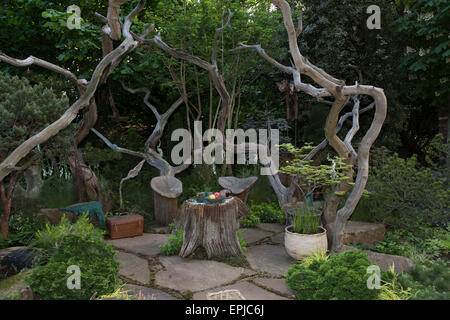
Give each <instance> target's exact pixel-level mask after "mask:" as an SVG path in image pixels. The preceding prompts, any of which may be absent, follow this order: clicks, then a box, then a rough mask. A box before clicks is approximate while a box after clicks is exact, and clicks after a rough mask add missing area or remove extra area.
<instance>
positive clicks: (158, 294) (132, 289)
mask: <svg viewBox="0 0 450 320" xmlns="http://www.w3.org/2000/svg"><path fill="white" fill-rule="evenodd" d="M123 289H124V290H125V291H128V292H127V294H128V295H133V296H136V295H138V294H139V293H141V294H142V296H143V298H144V299H143V300H178V299H177V298H175V297H173V296H171V295H170V294H167V293H165V292H164V291H161V290H157V289H154V288H149V287H143V286H137V285H134V284H127V285H125V286H124V287H123Z"/></svg>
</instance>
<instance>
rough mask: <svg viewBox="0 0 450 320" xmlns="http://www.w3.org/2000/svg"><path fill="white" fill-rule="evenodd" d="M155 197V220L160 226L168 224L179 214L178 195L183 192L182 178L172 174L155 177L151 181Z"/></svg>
mask: <svg viewBox="0 0 450 320" xmlns="http://www.w3.org/2000/svg"><path fill="white" fill-rule="evenodd" d="M150 184H151V187H152V189H153V194H154V199H155V220H156V223H157V224H158V225H160V226H168V225H169V223H171V222H172V221H173V220H174V219H175V218H176V216H177V211H178V197H179V196H180V194H181V193H182V192H183V185H182V183H181V181H180V180H178V179H177V178H175V177H171V176H160V177H155V178H153V179H152V181H151V183H150Z"/></svg>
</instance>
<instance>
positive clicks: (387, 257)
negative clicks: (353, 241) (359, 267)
mask: <svg viewBox="0 0 450 320" xmlns="http://www.w3.org/2000/svg"><path fill="white" fill-rule="evenodd" d="M343 250H344V251H346V250H358V249H356V248H354V247H350V246H343ZM362 252H364V253H365V254H367V258H368V259H369V261H370V262H372V263H373V264H376V265H379V266H380V268H381V269H383V270H385V271H388V270H389V268H390V267H391V266H393V267H394V271H395V273H397V274H399V273H400V272H403V271H408V270H409V269H411V268H412V266H413V265H414V263H413V262H412V260H411V259H409V258H406V257H402V256H395V255H392V254H386V253H379V252H374V251H370V250H362Z"/></svg>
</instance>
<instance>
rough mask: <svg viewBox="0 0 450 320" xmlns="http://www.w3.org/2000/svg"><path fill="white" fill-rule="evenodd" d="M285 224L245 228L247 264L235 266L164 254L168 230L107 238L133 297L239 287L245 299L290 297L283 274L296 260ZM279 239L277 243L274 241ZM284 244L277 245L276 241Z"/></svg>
mask: <svg viewBox="0 0 450 320" xmlns="http://www.w3.org/2000/svg"><path fill="white" fill-rule="evenodd" d="M283 229H284V228H283V227H282V226H281V225H279V224H274V223H262V224H260V226H259V228H254V229H245V230H244V232H243V238H244V239H245V240H246V241H247V244H248V246H247V252H246V253H245V258H246V259H247V262H248V265H249V268H244V267H234V266H231V265H229V264H226V263H224V262H218V261H214V260H200V259H184V258H181V257H178V256H170V257H165V256H161V255H160V251H161V250H160V245H161V244H163V243H166V242H167V241H168V238H169V235H168V234H162V233H160V232H165V230H160V229H157V228H153V230H154V231H155V232H158V233H145V234H143V235H142V236H139V237H133V238H125V239H117V240H108V243H110V244H112V245H113V246H114V247H115V249H116V250H118V253H117V254H116V260H117V261H119V262H120V263H121V264H120V276H121V279H122V281H123V282H124V283H126V285H125V286H124V289H125V290H126V291H128V292H127V293H128V294H129V295H132V296H135V295H138V294H139V296H140V298H141V299H144V300H173V299H193V300H205V299H206V297H207V294H208V293H215V292H219V291H222V290H229V289H237V290H239V292H240V293H241V295H243V296H244V298H245V299H247V300H253V299H255V300H286V299H292V298H293V297H294V296H293V292H292V291H291V290H290V289H288V288H287V287H286V284H285V279H284V275H285V273H286V271H287V269H288V268H289V267H290V266H291V265H292V264H293V263H295V261H294V260H293V259H291V258H290V257H289V256H288V255H287V253H286V251H285V249H284V246H283V245H282V242H283V241H284V240H283V239H284V233H283ZM273 239H278V240H279V241H274V240H273ZM276 243H280V244H278V245H274V244H276Z"/></svg>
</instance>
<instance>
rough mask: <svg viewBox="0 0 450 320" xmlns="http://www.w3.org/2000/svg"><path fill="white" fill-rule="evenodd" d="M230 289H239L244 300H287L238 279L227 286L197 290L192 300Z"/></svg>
mask: <svg viewBox="0 0 450 320" xmlns="http://www.w3.org/2000/svg"><path fill="white" fill-rule="evenodd" d="M231 289H236V290H239V292H240V293H241V295H242V296H243V297H244V298H245V299H246V300H288V299H287V298H285V297H282V296H279V295H277V294H275V293H272V292H270V291H267V290H264V289H262V288H260V287H258V286H256V285H254V284H253V283H250V282H248V281H238V282H236V283H235V284H232V285H229V286H225V287H220V288H214V289H209V290H205V291H201V292H197V293H195V294H194V297H193V300H207V298H206V297H207V294H208V293H213V292H219V291H222V290H231Z"/></svg>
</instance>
